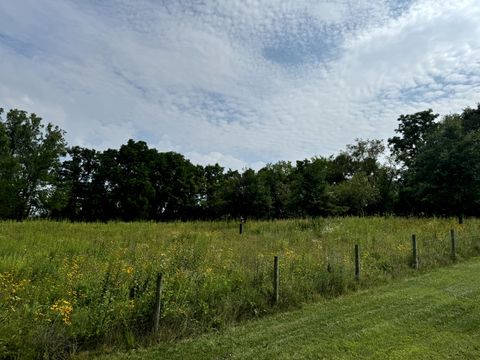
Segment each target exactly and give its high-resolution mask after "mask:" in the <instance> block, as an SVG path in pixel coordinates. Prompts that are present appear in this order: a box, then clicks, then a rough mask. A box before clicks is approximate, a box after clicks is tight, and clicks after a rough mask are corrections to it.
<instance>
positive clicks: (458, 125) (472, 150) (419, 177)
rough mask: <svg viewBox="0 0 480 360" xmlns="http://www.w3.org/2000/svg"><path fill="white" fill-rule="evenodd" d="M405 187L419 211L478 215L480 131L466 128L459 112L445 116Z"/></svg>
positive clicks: (479, 201) (407, 175)
mask: <svg viewBox="0 0 480 360" xmlns="http://www.w3.org/2000/svg"><path fill="white" fill-rule="evenodd" d="M406 189H407V191H408V192H409V193H410V194H411V195H412V197H414V198H415V199H416V201H415V203H414V206H415V210H416V212H420V211H421V212H425V213H427V214H445V215H458V216H459V217H461V216H462V215H463V214H465V213H470V214H472V215H478V214H479V212H478V206H479V205H480V132H479V131H471V129H468V131H466V129H465V128H464V124H463V121H462V116H460V115H458V114H454V115H448V116H446V117H445V118H444V120H443V121H442V122H441V123H440V124H439V126H438V127H437V129H436V130H435V131H434V132H433V133H432V134H430V136H429V137H428V138H427V139H426V141H425V144H424V146H422V148H421V151H420V152H419V153H418V155H417V157H416V159H415V162H414V163H413V164H412V166H411V169H409V171H408V172H407V174H406Z"/></svg>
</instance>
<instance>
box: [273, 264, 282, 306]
mask: <svg viewBox="0 0 480 360" xmlns="http://www.w3.org/2000/svg"><path fill="white" fill-rule="evenodd" d="M279 299H280V269H279V268H278V256H275V257H274V258H273V303H274V304H275V305H277V304H278V301H279Z"/></svg>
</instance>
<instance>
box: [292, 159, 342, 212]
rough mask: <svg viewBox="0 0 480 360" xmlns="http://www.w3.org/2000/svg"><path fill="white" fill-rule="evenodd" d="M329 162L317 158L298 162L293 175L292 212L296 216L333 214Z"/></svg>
mask: <svg viewBox="0 0 480 360" xmlns="http://www.w3.org/2000/svg"><path fill="white" fill-rule="evenodd" d="M328 167H329V160H328V159H325V158H322V157H317V158H313V159H311V160H308V159H306V160H303V161H297V166H296V167H295V170H294V172H293V174H292V198H291V203H290V211H291V213H292V214H294V215H296V216H325V215H330V214H331V213H332V207H333V204H332V197H331V194H330V193H329V192H328V183H327V180H326V179H327V174H328Z"/></svg>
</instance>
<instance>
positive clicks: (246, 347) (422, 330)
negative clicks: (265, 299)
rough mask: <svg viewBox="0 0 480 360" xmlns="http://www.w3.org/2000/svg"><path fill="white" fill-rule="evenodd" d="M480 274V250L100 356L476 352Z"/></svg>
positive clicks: (463, 355)
mask: <svg viewBox="0 0 480 360" xmlns="http://www.w3.org/2000/svg"><path fill="white" fill-rule="evenodd" d="M479 274H480V259H478V258H477V259H476V260H474V261H469V262H467V263H462V264H458V265H454V266H450V267H448V268H443V269H437V270H434V271H432V272H429V273H425V274H422V275H420V276H416V277H412V278H408V279H404V280H399V281H397V282H395V283H392V284H389V285H384V286H381V287H378V288H375V289H370V290H366V291H361V292H358V293H355V294H351V295H347V296H344V297H339V298H336V299H332V300H324V301H320V302H318V303H315V304H310V305H307V306H305V307H303V308H302V309H301V310H296V311H291V312H288V313H282V314H277V315H272V316H269V317H267V318H264V319H261V320H254V321H249V322H247V323H245V324H243V325H240V326H236V327H233V328H230V329H227V330H224V331H221V332H219V333H210V334H207V335H203V336H200V337H197V338H194V339H189V340H185V341H181V342H177V343H166V344H162V345H160V346H157V347H155V348H151V349H146V350H137V351H132V352H129V353H124V354H113V355H108V356H103V357H100V359H103V360H120V359H144V360H148V359H171V360H173V359H182V360H186V359H259V360H260V359H476V358H479V357H480V280H479ZM79 358H81V357H79Z"/></svg>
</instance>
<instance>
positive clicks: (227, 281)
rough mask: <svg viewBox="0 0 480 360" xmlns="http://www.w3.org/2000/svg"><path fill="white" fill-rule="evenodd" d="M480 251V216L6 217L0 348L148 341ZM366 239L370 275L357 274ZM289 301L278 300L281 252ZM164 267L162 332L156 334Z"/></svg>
mask: <svg viewBox="0 0 480 360" xmlns="http://www.w3.org/2000/svg"><path fill="white" fill-rule="evenodd" d="M452 228H453V229H454V230H455V232H456V236H457V241H458V243H457V261H459V262H461V261H463V260H465V259H466V258H469V257H471V256H475V255H477V254H478V253H479V250H480V237H479V234H480V221H478V220H470V219H468V220H467V221H466V222H465V224H463V225H458V224H456V221H455V220H454V219H404V218H382V217H376V218H328V219H306V220H284V221H263V222H254V221H249V222H247V223H246V224H245V226H244V233H243V234H241V235H240V234H239V231H238V223H236V222H192V223H180V222H178V223H108V224H100V223H95V224H85V223H67V222H49V221H31V222H0V324H1V326H0V354H1V356H0V357H3V358H9V357H19V358H35V357H46V358H55V357H57V358H62V357H65V356H68V355H70V354H73V353H77V352H79V351H82V350H89V349H90V350H91V349H104V348H112V347H114V348H117V349H118V348H120V349H129V348H134V347H138V346H145V345H148V344H151V343H152V342H153V343H155V342H157V341H172V340H176V339H179V338H184V337H188V336H191V335H196V334H199V333H203V332H205V331H211V330H219V329H224V328H226V327H227V326H229V325H231V324H235V323H237V322H238V321H240V320H243V319H248V318H255V317H262V316H264V315H267V314H270V313H273V312H277V311H283V310H287V309H293V308H296V307H299V306H301V305H302V304H304V303H306V302H312V301H318V300H321V299H324V298H332V297H335V296H338V295H341V294H344V293H346V292H348V291H352V290H357V289H361V288H369V287H376V286H379V285H381V284H383V283H387V282H389V281H390V280H392V279H396V278H403V277H405V276H409V275H413V274H415V273H416V271H415V270H413V269H412V268H411V262H412V258H411V236H412V234H413V233H415V234H416V236H417V241H418V254H419V264H420V271H427V270H430V269H432V268H436V267H439V266H442V265H447V264H450V263H452V259H451V256H450V229H452ZM355 244H359V246H360V261H361V279H360V281H357V280H356V279H355V276H354V256H353V254H354V251H353V249H354V245H355ZM275 255H278V256H279V259H280V300H279V303H278V304H276V305H274V304H272V273H273V257H274V256H275ZM158 272H161V273H162V274H163V279H164V287H163V292H162V309H161V323H160V332H159V333H158V334H157V335H156V336H154V337H153V336H151V329H152V321H153V305H154V301H155V278H156V275H157V273H158Z"/></svg>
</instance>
